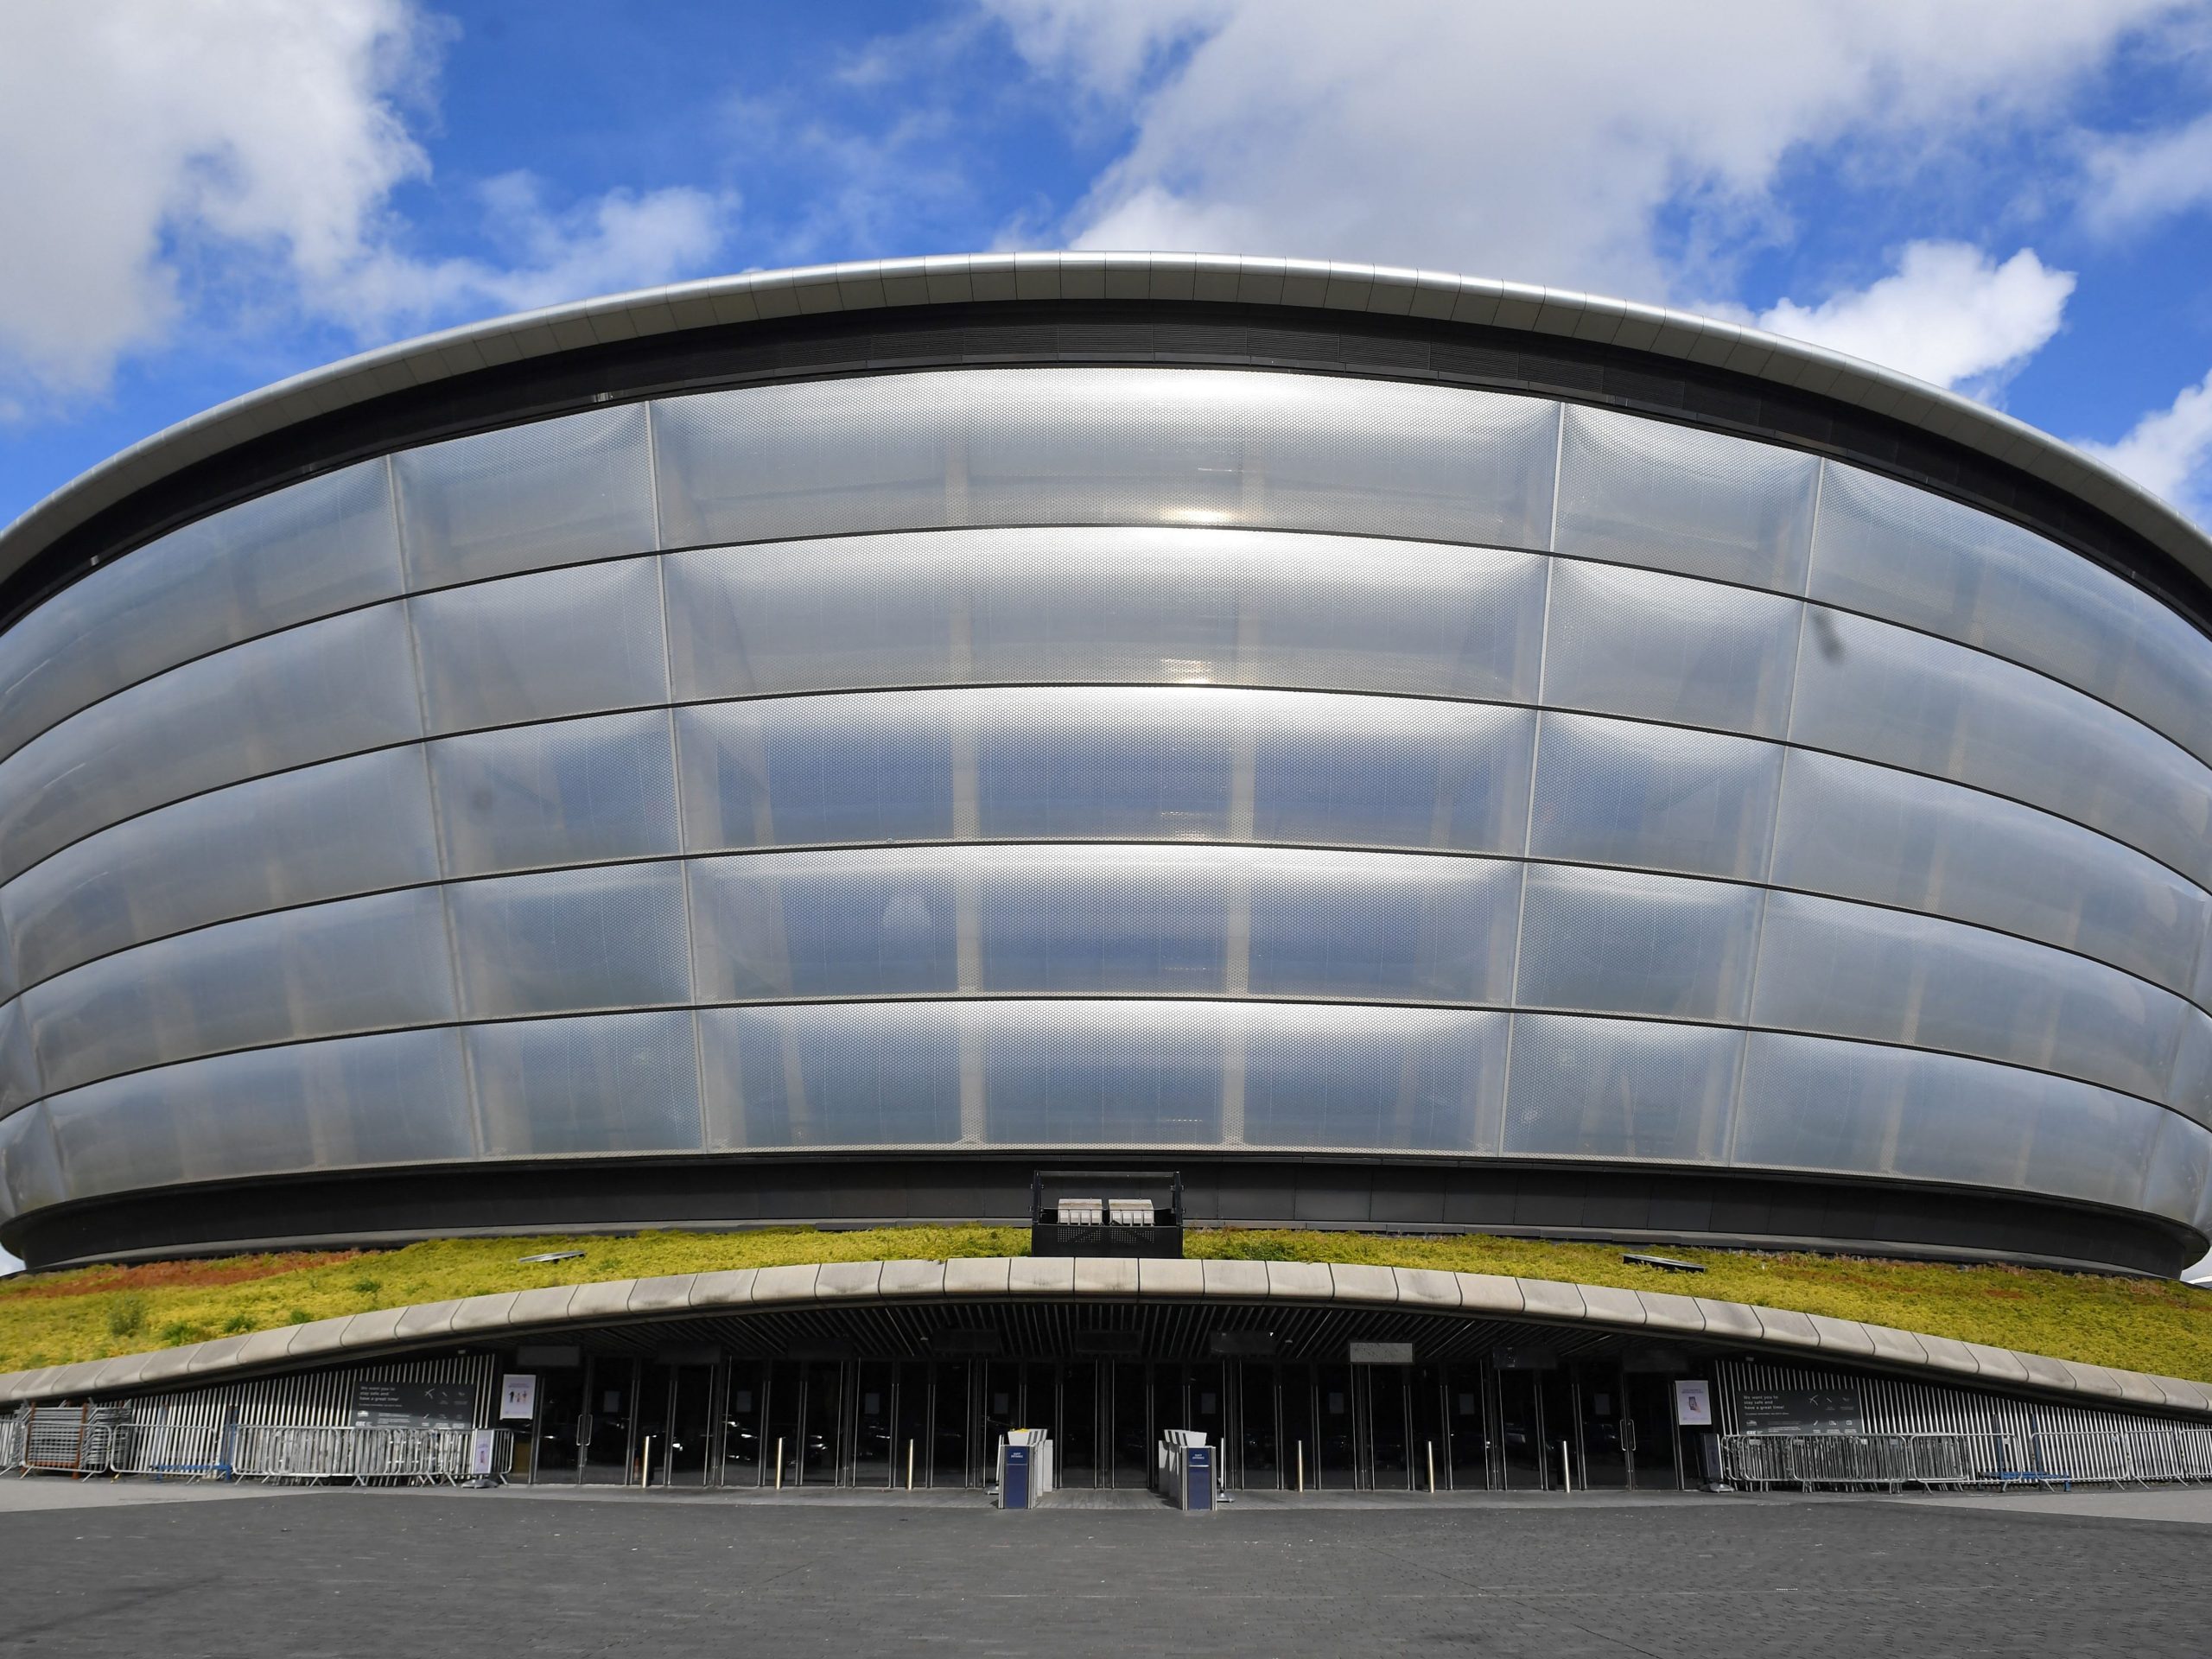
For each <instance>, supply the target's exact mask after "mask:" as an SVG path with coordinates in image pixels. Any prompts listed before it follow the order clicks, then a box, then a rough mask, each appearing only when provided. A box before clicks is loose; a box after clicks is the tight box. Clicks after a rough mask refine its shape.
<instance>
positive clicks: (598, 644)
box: [408, 559, 668, 732]
mask: <svg viewBox="0 0 2212 1659" xmlns="http://www.w3.org/2000/svg"><path fill="white" fill-rule="evenodd" d="M408 607H409V609H410V613H411V614H412V616H413V618H414V623H415V639H416V645H417V646H418V648H419V649H420V651H421V653H422V659H423V699H424V703H425V706H426V707H427V708H428V709H429V724H430V729H431V730H432V731H433V732H453V731H460V730H462V729H464V728H468V727H475V726H512V725H519V724H521V723H522V722H523V721H531V720H553V719H556V718H558V717H559V716H561V715H584V714H595V713H598V712H600V711H601V710H607V709H629V708H636V707H640V706H644V705H647V704H651V703H657V702H667V701H668V658H667V652H666V651H665V650H664V648H663V645H662V639H661V611H660V569H659V562H658V560H655V559H625V560H620V561H618V562H617V563H613V564H595V565H589V566H586V567H584V568H582V569H570V570H548V571H545V572H543V573H542V574H540V575H531V576H510V577H508V578H506V579H505V580H504V581H501V582H482V583H480V584H478V585H477V586H474V587H471V588H452V589H450V590H448V591H447V592H444V593H436V594H417V595H416V596H415V597H414V598H413V599H410V601H408Z"/></svg>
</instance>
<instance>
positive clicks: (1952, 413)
mask: <svg viewBox="0 0 2212 1659" xmlns="http://www.w3.org/2000/svg"><path fill="white" fill-rule="evenodd" d="M1032 299H1035V300H1101V301H1111V300H1147V299H1149V300H1173V301H1185V302H1215V303H1228V304H1240V305H1262V306H1265V305H1280V306H1297V307H1300V308H1318V309H1324V310H1341V311H1354V312H1364V313H1368V314H1370V315H1383V316H1413V317H1421V318H1428V319H1433V320H1438V321H1452V322H1464V323H1471V324H1478V325H1483V326H1487V327H1503V328H1518V329H1521V330H1523V331H1525V332H1527V333H1529V334H1554V335H1564V336H1567V337H1570V338H1573V339H1578V340H1590V341H1594V342H1597V343H1600V344H1611V345H1614V346H1624V347H1626V348H1629V349H1631V350H1636V351H1641V352H1645V353H1649V354H1651V355H1653V356H1655V357H1662V358H1674V359H1680V360H1681V361H1684V362H1689V363H1696V364H1700V365H1711V366H1716V367H1719V368H1722V369H1726V370H1729V371H1732V372H1738V373H1741V374H1744V375H1746V376H1749V377H1751V378H1755V379H1761V380H1766V381H1770V382H1772V383H1774V384H1776V385H1786V386H1792V387H1796V388H1799V389H1801V390H1803V391H1809V392H1813V393H1815V394H1817V395H1819V396H1821V397H1829V398H1833V399H1835V400H1837V401H1839V402H1841V403H1845V404H1855V405H1858V406H1859V407H1861V408H1864V409H1866V410H1872V411H1874V412H1876V413H1878V414H1882V415H1885V416H1889V417H1891V418H1892V419H1895V420H1897V421H1901V422H1904V423H1907V424H1909V425H1911V426H1915V427H1918V428H1920V429H1922V430H1923V431H1926V432H1929V433H1931V434H1934V435H1937V436H1939V437H1944V438H1948V439H1950V440H1951V441H1953V442H1957V443H1961V444H1963V445H1965V446H1966V447H1967V448H1972V449H1975V450H1978V451H1980V452H1981V453H1982V454H1986V455H1989V456H1992V457H1993V458H1995V459H1997V460H1999V461H2004V462H2005V463H2007V464H2009V465H2011V466H2013V467H2018V468H2019V469H2020V470H2022V471H2023V472H2025V473H2028V474H2031V475H2032V476H2034V477H2036V478H2038V479H2040V480H2043V481H2044V482H2045V483H2047V484H2050V485H2052V486H2056V487H2057V488H2059V489H2062V490H2064V491H2066V492H2067V493H2069V494H2071V495H2073V496H2074V497H2075V499H2078V500H2081V501H2084V502H2086V503H2088V505H2092V506H2094V507H2095V508H2097V509H2098V510H2099V511H2101V512H2105V513H2107V514H2108V515H2109V516H2110V517H2112V518H2114V519H2116V520H2118V521H2119V522H2120V523H2121V524H2125V525H2126V526H2127V527H2128V528H2129V529H2131V530H2133V531H2135V532H2136V533H2137V534H2139V535H2141V536H2142V537H2145V539H2146V540H2148V541H2149V542H2151V543H2152V544H2153V545H2154V546H2156V547H2158V549H2159V550H2161V551H2163V552H2164V553H2166V554H2168V555H2170V556H2172V557H2173V558H2175V559H2176V560H2177V561H2178V562H2179V563H2181V564H2182V565H2183V567H2185V568H2186V569H2190V570H2191V571H2193V572H2195V573H2196V575H2200V576H2202V577H2203V578H2205V579H2206V580H2207V581H2212V537H2208V535H2207V534H2206V532H2205V531H2202V530H2200V529H2199V528H2197V526H2196V524H2193V523H2191V522H2190V520H2189V519H2188V518H2185V517H2183V515H2182V514H2181V513H2179V512H2177V511H2175V510H2174V509H2173V508H2172V507H2170V506H2168V505H2166V504H2165V503H2164V502H2163V501H2160V500H2159V499H2158V498H2157V497H2155V496H2152V495H2151V494H2150V493H2147V492H2145V490H2143V489H2142V488H2141V487H2140V486H2137V485H2135V484H2133V483H2131V482H2130V481H2129V480H2126V478H2124V477H2122V476H2121V475H2120V474H2118V473H2116V472H2114V471H2113V470H2112V469H2111V468H2110V467H2106V466H2104V465H2103V464H2102V463H2101V462H2099V461H2093V460H2091V459H2090V458H2089V457H2088V455H2086V454H2082V452H2081V451H2079V450H2077V449H2075V448H2073V447H2072V446H2070V445H2069V444H2066V443H2063V442H2060V441H2059V440H2058V439H2056V438H2054V437H2052V436H2050V435H2049V434H2047V433H2044V432H2042V431H2039V430H2037V429H2036V428H2034V427H2031V426H2029V425H2027V424H2025V423H2023V422H2020V421H2018V420H2015V419H2013V418H2012V416H2008V415H2004V414H2001V413H1999V411H1997V410H1993V409H1990V408H1987V407H1986V406H1985V405H1983V404H1978V403H1975V402H1974V401H1972V400H1971V399H1968V398H1966V397H1960V396H1958V395H1957V394H1956V393H1955V392H1949V391H1943V390H1942V389H1941V388H1939V387H1936V386H1932V385H1927V384H1926V383H1924V382H1923V381H1918V380H1915V379H1912V378H1910V377H1908V376H1905V375H1903V374H1899V373H1897V372H1894V371H1892V370H1889V369H1885V368H1881V367H1879V366H1878V365H1874V364H1872V363H1866V362H1862V361H1860V360H1859V359H1856V358H1850V357H1846V356H1843V355H1842V354H1840V353H1835V352H1831V351H1827V350H1825V349H1823V348H1822V347H1820V346H1810V345H1807V344H1804V343H1803V342H1802V341H1798V340H1785V339H1783V338H1782V337H1781V336H1779V335H1776V334H1764V333H1762V332H1761V331H1760V330H1758V329H1756V328H1749V327H1743V326H1742V325H1740V324H1737V323H1732V322H1724V321H1719V319H1717V318H1711V317H1701V316H1698V315H1694V314H1692V313H1688V312H1683V311H1672V310H1668V309H1666V308H1662V307H1658V306H1649V305H1640V304H1636V303H1633V302H1628V301H1623V300H1612V299H1606V298H1604V297H1602V296H1597V295H1592V294H1586V293H1581V292H1578V291H1575V290H1573V289H1552V288H1534V287H1529V286H1527V285H1524V284H1522V283H1507V282H1498V281H1494V280H1491V279H1488V278H1481V277H1459V276H1454V275H1452V274H1451V273H1449V272H1444V271H1433V270H1404V269H1400V268H1395V267H1390V266H1383V265H1354V264H1334V263H1331V262H1326V261H1321V260H1306V259H1269V258H1248V257H1241V256H1238V255H1233V254H1180V253H1004V254H959V255H947V256H938V257H927V258H912V259H885V260H871V261H864V262H859V263H855V264H838V265H810V266H802V267H798V268H795V269H791V270H768V271H757V272H750V273H747V274H745V275H742V276H737V277H712V278H709V279H706V280H703V281H700V282H694V283H679V284H677V285H674V286H671V287H664V288H647V289H636V290H634V291H632V292H630V293H626V294H614V295H608V296H604V297H602V298H598V299H591V300H581V301H577V302H573V303H570V304H567V305H559V306H550V307H547V308H544V309H542V310H537V311H527V312H521V313H518V314H516V315H511V316H503V317H495V318H492V319H490V320H488V321H483V322H475V323H468V324H465V325H462V326H461V327H454V328H448V329H446V330H444V331H442V332H441V333H438V334H425V335H423V336H421V337H419V338H417V339H414V340H402V341H399V342H398V343H397V344H395V345H391V346H383V347H380V348H378V349H377V350H375V351H372V352H365V353H361V354H360V355H359V356H356V357H351V358H346V359H342V360H341V361H339V362H336V363H333V364H329V365H326V366H324V367H322V368H319V369H313V370H309V371H308V372H305V373H302V374H297V375H294V376H292V377H291V378H289V379H285V380H280V381H278V382H277V384H275V385H270V386H267V387H264V388H263V389H262V390H260V391H253V392H249V393H247V394H246V395H245V396H244V397H235V398H232V400H230V401H229V402H227V403H225V404H218V405H217V406H216V407H214V408H213V409H211V410H206V411H205V412H203V413H201V414H199V415H195V416H192V417H191V418H190V419H188V420H185V421H181V422H179V423H177V424H176V425H175V426H172V427H169V428H168V429H166V430H164V431H162V432H158V433H156V434H155V435H153V436H151V437H148V438H145V439H143V440H141V441H140V442H137V443H135V444H133V445H131V446H130V448H127V449H124V450H122V451H120V452H119V453H118V454H115V455H113V456H111V457H110V458H109V459H108V460H106V461H103V462H101V463H100V464H99V466H97V467H92V469H91V470H90V471H88V472H86V473H84V474H80V475H79V477H77V478H76V479H74V480H72V481H70V482H69V483H67V484H65V485H63V486H61V487H60V489H58V490H55V491H54V493H52V494H50V495H48V496H47V497H46V498H45V499H43V500H41V501H40V502H38V503H37V504H35V505H33V506H32V507H30V508H29V510H28V511H26V512H24V513H23V514H22V516H21V517H19V518H16V520H15V522H14V523H12V524H9V525H8V526H7V527H6V528H5V529H4V530H0V569H14V568H18V567H20V566H21V565H22V564H23V563H27V562H28V561H29V559H31V558H32V557H34V556H36V554H37V553H38V552H39V551H41V550H43V549H44V548H45V547H46V546H48V544H49V543H52V542H53V541H54V540H55V539H56V538H57V537H60V536H62V535H63V534H65V533H67V531H71V530H73V529H74V528H76V527H77V526H78V525H79V524H83V523H84V522H86V520H87V519H89V518H92V516H93V515H94V514H96V513H98V512H101V511H103V510H104V509H105V508H107V507H109V506H111V505H115V503H117V502H118V501H120V500H122V499H124V498H125V497H126V496H128V495H129V494H130V493H131V492H132V491H134V490H137V489H138V488H141V487H143V486H146V485H149V484H151V483H154V482H156V481H157V480H161V479H162V478H166V477H168V475H169V474H173V473H175V472H177V471H179V470H181V468H183V467H188V466H190V465H191V464H193V463H194V462H196V461H203V460H206V459H207V458H208V457H210V456H212V455H215V454H220V453H221V452H223V451H224V450H226V449H228V448H232V446H234V445H236V444H238V443H242V442H247V441H249V440H251V439H253V438H257V437H260V436H263V435H266V434H268V433H270V432H274V431H277V430H280V429H283V428H284V427H286V426H289V425H292V424H294V423H297V422H300V421H303V420H308V419H311V418H313V417H315V416H322V415H328V414H332V413H334V412H336V411H338V410H343V409H346V408H350V407H352V406H353V405H355V404H362V403H365V402H367V401H369V400H370V399H372V398H374V397H380V396H382V395H384V394H385V393H387V392H391V391H401V390H404V389H406V388H408V387H411V386H417V385H431V384H435V382H437V381H440V380H444V379H449V378H453V377H454V376H457V375H462V374H467V373H469V372H473V371H475V370H479V369H486V368H491V367H494V366H498V365H504V364H508V363H515V362H520V361H523V360H525V359H531V358H536V357H544V356H550V355H553V354H556V353H560V352H563V351H568V350H571V349H575V348H578V347H582V346H596V345H604V344H607V343H611V342H613V341H617V340H631V339H636V338H639V337H640V336H643V335H649V334H669V333H674V332H677V331H680V330H683V329H686V328H695V327H714V326H720V325H729V324H741V323H746V322H754V321H772V320H774V319H778V318H782V317H791V316H811V315H827V314H830V313H835V312H846V311H864V310H875V309H880V308H887V307H894V306H899V307H903V306H926V305H953V304H969V303H976V302H997V301H1009V300H1032Z"/></svg>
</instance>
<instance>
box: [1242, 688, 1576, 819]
mask: <svg viewBox="0 0 2212 1659" xmlns="http://www.w3.org/2000/svg"><path fill="white" fill-rule="evenodd" d="M1246 695H1247V696H1249V697H1250V698H1251V701H1250V702H1249V704H1248V705H1247V707H1248V713H1247V715H1246V718H1247V720H1248V721H1249V723H1250V725H1251V726H1252V727H1253V728H1255V735H1254V736H1253V738H1252V740H1251V747H1252V827H1251V831H1250V834H1251V836H1252V838H1253V839H1255V840H1256V841H1274V842H1320V843H1331V844H1338V845H1344V846H1365V847H1406V848H1434V849H1439V850H1446V851H1458V852H1476V853H1482V852H1511V853H1517V852H1519V851H1520V850H1521V849H1522V839H1523V837H1524V836H1526V835H1527V833H1528V823H1529V772H1530V768H1531V766H1533V764H1534V758H1535V741H1536V715H1535V711H1534V710H1533V709H1497V708H1483V707H1476V706H1471V705H1468V704H1452V703H1441V702H1414V701H1410V700H1406V699H1400V698H1355V697H1320V696H1304V697H1301V696H1296V695H1294V694H1284V695H1277V696H1266V695H1264V694H1261V693H1249V694H1246ZM1238 828H1239V829H1240V830H1241V828H1242V826H1241V822H1240V823H1239V824H1238Z"/></svg>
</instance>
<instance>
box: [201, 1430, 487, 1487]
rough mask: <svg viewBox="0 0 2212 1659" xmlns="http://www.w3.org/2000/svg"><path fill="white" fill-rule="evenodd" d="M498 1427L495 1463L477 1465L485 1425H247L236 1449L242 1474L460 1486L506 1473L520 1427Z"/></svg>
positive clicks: (234, 1457)
mask: <svg viewBox="0 0 2212 1659" xmlns="http://www.w3.org/2000/svg"><path fill="white" fill-rule="evenodd" d="M488 1432H489V1433H492V1435H493V1453H492V1459H491V1463H490V1466H489V1467H487V1468H477V1467H474V1466H473V1465H474V1450H475V1440H476V1434H477V1433H478V1431H476V1430H474V1429H467V1428H397V1427H393V1428H362V1427H350V1426H349V1427H314V1426H305V1425H289V1424H288V1425H277V1426H260V1425H255V1426H251V1427H241V1428H239V1429H238V1442H237V1446H236V1447H235V1449H234V1451H233V1452H232V1473H233V1474H234V1476H235V1478H238V1479H240V1480H263V1481H271V1482H287V1481H307V1482H313V1481H323V1480H341V1481H345V1480H350V1481H353V1482H354V1483H355V1484H359V1485H367V1484H371V1483H372V1482H397V1483H401V1484H413V1485H438V1484H446V1485H453V1486H457V1485H459V1484H461V1483H462V1482H464V1481H467V1480H470V1479H473V1478H479V1477H480V1476H484V1477H490V1478H502V1479H503V1478H505V1476H506V1475H507V1473H508V1472H509V1471H511V1470H512V1468H513V1466H514V1433H513V1431H512V1430H511V1429H504V1428H503V1429H496V1430H492V1431H488Z"/></svg>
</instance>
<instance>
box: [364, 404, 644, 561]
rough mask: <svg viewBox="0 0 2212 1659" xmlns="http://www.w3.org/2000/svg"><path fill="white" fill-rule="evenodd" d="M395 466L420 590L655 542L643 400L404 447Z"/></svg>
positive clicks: (607, 555)
mask: <svg viewBox="0 0 2212 1659" xmlns="http://www.w3.org/2000/svg"><path fill="white" fill-rule="evenodd" d="M391 464H392V470H393V473H394V474H396V476H397V482H398V487H399V512H400V524H401V527H402V529H403V530H404V533H405V537H406V549H407V572H408V577H409V582H410V586H412V587H415V588H439V587H443V586H444V585H445V584H446V583H448V582H468V581H472V580H474V579H475V578H477V577H480V576H505V575H512V574H514V573H515V572H516V571H518V570H542V569H546V568H548V567H549V566H551V565H556V564H573V563H575V562H576V561H578V560H580V559H603V558H613V557H618V556H621V555H623V554H626V553H644V552H647V551H649V550H651V549H652V547H653V546H654V545H655V543H654V534H653V478H652V445H651V443H650V442H649V440H648V438H647V435H646V432H645V405H644V404H629V405H627V406H626V407H624V408H620V409H595V410H588V411H587V412H585V413H583V414H581V415H564V416H561V417H560V418H559V419H557V420H550V421H531V422H529V423H526V424H524V425H522V426H511V427H508V428H506V429H504V430H502V431H498V432H486V433H481V434H480V435H477V436H474V437H468V438H455V439H454V440H453V441H452V442H448V443H431V444H425V445H423V447H421V448H416V449H404V450H402V451H400V452H399V453H398V454H396V455H394V456H393V457H392V462H391Z"/></svg>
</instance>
